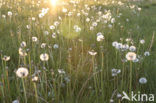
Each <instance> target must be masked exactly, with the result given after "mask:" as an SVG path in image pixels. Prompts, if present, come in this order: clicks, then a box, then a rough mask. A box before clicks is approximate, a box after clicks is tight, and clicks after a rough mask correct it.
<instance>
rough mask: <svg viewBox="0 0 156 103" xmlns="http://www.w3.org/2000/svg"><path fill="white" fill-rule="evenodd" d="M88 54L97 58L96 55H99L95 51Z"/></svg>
mask: <svg viewBox="0 0 156 103" xmlns="http://www.w3.org/2000/svg"><path fill="white" fill-rule="evenodd" d="M88 53H89V54H90V55H92V56H95V55H96V54H97V52H95V51H94V50H92V51H88Z"/></svg>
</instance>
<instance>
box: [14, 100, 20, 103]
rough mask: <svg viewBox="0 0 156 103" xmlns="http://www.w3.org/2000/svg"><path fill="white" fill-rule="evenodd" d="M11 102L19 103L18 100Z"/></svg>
mask: <svg viewBox="0 0 156 103" xmlns="http://www.w3.org/2000/svg"><path fill="white" fill-rule="evenodd" d="M12 103H20V102H19V100H14V101H12Z"/></svg>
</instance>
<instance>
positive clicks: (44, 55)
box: [40, 53, 49, 61]
mask: <svg viewBox="0 0 156 103" xmlns="http://www.w3.org/2000/svg"><path fill="white" fill-rule="evenodd" d="M40 59H41V61H48V60H49V55H48V54H47V53H43V54H41V55H40Z"/></svg>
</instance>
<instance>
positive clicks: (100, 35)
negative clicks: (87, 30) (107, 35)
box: [97, 32, 104, 41]
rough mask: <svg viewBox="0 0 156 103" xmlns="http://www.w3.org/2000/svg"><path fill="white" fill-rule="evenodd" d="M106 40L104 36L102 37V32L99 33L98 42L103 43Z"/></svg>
mask: <svg viewBox="0 0 156 103" xmlns="http://www.w3.org/2000/svg"><path fill="white" fill-rule="evenodd" d="M102 40H104V36H103V35H102V33H101V32H99V33H97V41H102Z"/></svg>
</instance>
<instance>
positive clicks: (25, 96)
mask: <svg viewBox="0 0 156 103" xmlns="http://www.w3.org/2000/svg"><path fill="white" fill-rule="evenodd" d="M22 85H23V90H24V98H25V103H27V95H26V90H25V85H24V79H23V78H22Z"/></svg>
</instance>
